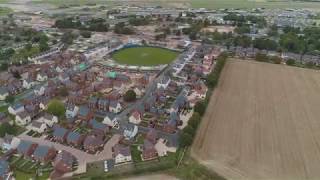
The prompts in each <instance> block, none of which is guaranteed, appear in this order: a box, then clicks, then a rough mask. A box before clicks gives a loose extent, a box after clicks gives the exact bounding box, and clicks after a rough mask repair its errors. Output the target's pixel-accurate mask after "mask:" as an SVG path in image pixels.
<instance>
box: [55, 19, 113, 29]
mask: <svg viewBox="0 0 320 180" xmlns="http://www.w3.org/2000/svg"><path fill="white" fill-rule="evenodd" d="M55 27H57V28H61V29H79V30H88V31H96V32H107V31H109V24H108V23H107V22H106V20H105V19H102V18H92V19H91V20H89V21H86V22H84V23H81V21H80V20H79V19H78V18H70V17H69V18H63V19H58V20H57V21H56V22H55Z"/></svg>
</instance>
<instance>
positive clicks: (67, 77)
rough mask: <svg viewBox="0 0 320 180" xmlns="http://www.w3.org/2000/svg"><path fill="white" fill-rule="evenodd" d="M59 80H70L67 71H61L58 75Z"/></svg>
mask: <svg viewBox="0 0 320 180" xmlns="http://www.w3.org/2000/svg"><path fill="white" fill-rule="evenodd" d="M59 80H60V81H61V82H66V81H69V80H70V76H69V74H68V73H61V74H60V75H59Z"/></svg>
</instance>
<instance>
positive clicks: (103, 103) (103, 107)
mask: <svg viewBox="0 0 320 180" xmlns="http://www.w3.org/2000/svg"><path fill="white" fill-rule="evenodd" d="M98 109H99V110H100V111H104V112H107V111H108V110H109V100H108V99H101V98H100V99H99V101H98Z"/></svg>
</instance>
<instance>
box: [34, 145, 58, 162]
mask: <svg viewBox="0 0 320 180" xmlns="http://www.w3.org/2000/svg"><path fill="white" fill-rule="evenodd" d="M56 154H57V152H56V150H55V149H54V148H53V147H49V146H43V145H39V146H38V147H37V148H36V149H35V151H34V153H33V159H35V160H36V161H39V162H42V163H47V162H49V161H52V160H53V158H54V157H55V156H56Z"/></svg>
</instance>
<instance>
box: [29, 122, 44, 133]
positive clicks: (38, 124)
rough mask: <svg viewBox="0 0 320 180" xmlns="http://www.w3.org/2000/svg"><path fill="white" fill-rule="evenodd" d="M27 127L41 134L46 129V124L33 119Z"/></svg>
mask: <svg viewBox="0 0 320 180" xmlns="http://www.w3.org/2000/svg"><path fill="white" fill-rule="evenodd" d="M28 129H30V130H32V131H35V132H37V133H40V134H41V133H43V132H44V131H45V130H47V125H46V124H45V123H43V122H40V121H33V122H32V123H31V124H30V126H28Z"/></svg>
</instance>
